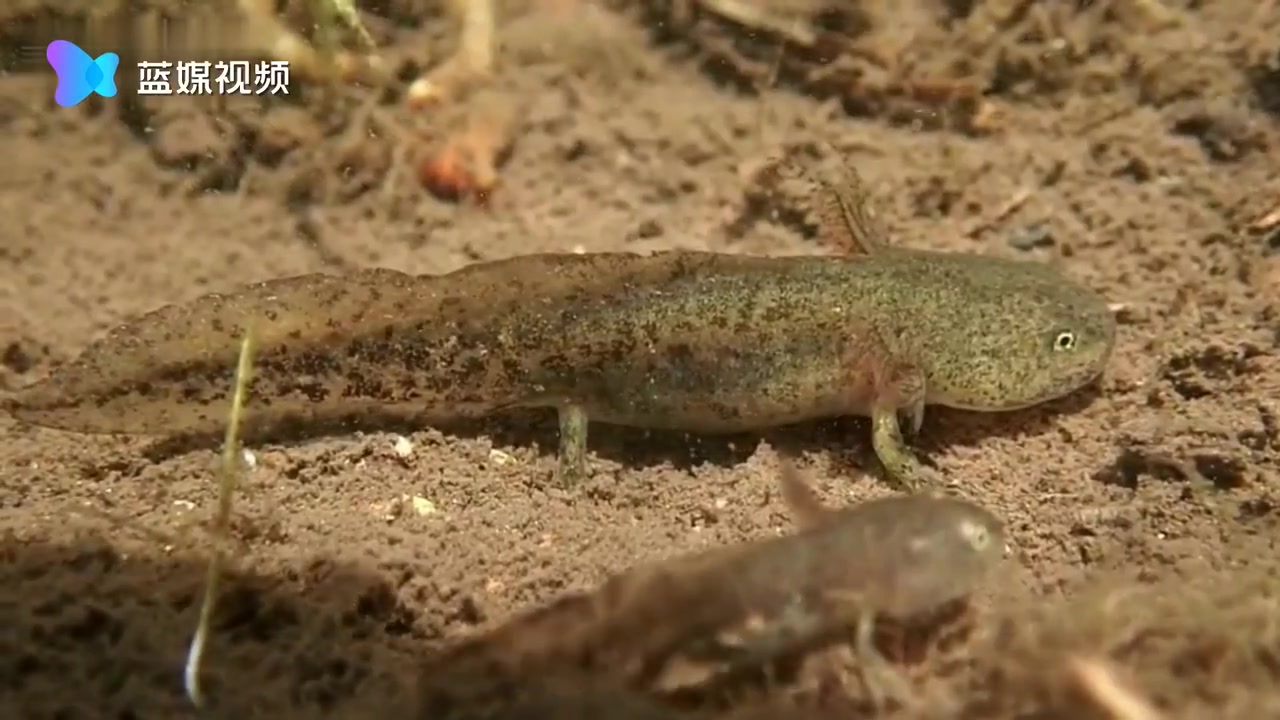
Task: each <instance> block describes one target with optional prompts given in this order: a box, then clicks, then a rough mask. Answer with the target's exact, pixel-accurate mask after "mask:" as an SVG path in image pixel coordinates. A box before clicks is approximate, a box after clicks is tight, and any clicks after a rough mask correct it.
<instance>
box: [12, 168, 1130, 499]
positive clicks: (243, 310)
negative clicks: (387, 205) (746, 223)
mask: <svg viewBox="0 0 1280 720" xmlns="http://www.w3.org/2000/svg"><path fill="white" fill-rule="evenodd" d="M826 193H827V195H826V197H827V201H826V202H825V203H824V213H823V228H824V233H825V234H826V235H827V236H828V237H829V238H833V239H834V241H835V242H838V243H840V244H841V245H843V246H844V248H846V250H847V252H845V253H844V254H842V255H839V256H816V255H815V256H797V257H753V256H745V255H734V254H718V253H709V252H685V251H667V252H659V253H656V254H650V255H642V254H634V253H598V254H585V255H577V254H539V255H526V256H518V257H512V258H508V259H504V260H498V261H493V262H486V263H480V264H475V265H471V266H468V267H464V268H462V269H460V270H457V271H455V272H451V273H447V274H443V275H427V276H414V275H407V274H404V273H400V272H396V271H393V270H387V269H369V270H363V271H358V272H355V273H352V274H349V275H343V276H332V275H325V274H312V275H302V276H297V277H289V278H282V279H276V280H270V281H267V282H262V283H258V284H255V285H251V286H248V287H245V288H243V289H240V290H238V291H236V292H232V293H230V294H213V295H205V296H203V297H199V298H196V299H194V300H191V301H189V302H184V303H180V304H175V305H169V306H166V307H162V308H160V309H158V310H156V311H154V312H151V313H148V314H145V315H142V316H141V317H139V318H137V319H134V320H132V321H131V322H128V323H126V324H124V325H121V326H119V327H117V328H115V329H114V330H113V331H111V332H110V333H109V334H107V335H106V336H105V337H104V338H102V339H100V340H98V341H96V342H95V343H93V344H92V345H91V346H90V347H89V348H88V349H87V350H86V351H85V352H84V353H83V354H82V355H81V356H80V357H79V358H77V359H76V360H74V361H73V362H71V363H68V364H65V365H63V366H61V367H59V368H57V369H56V370H55V371H54V372H53V373H52V375H51V376H50V377H48V379H46V380H44V381H43V382H40V383H37V384H35V385H34V386H31V387H29V388H27V389H25V390H23V391H21V392H20V393H19V394H18V395H17V397H16V398H14V399H13V400H11V401H9V403H8V407H9V409H10V410H11V411H12V412H13V414H14V415H16V416H17V417H18V418H20V419H22V420H26V421H29V422H31V423H35V424H38V425H44V426H49V427H54V428H61V429H64V430H72V431H78V432H98V433H142V434H170V433H205V432H218V431H220V429H221V426H222V424H223V423H224V422H225V416H226V407H227V398H228V395H229V392H230V388H231V385H232V375H233V370H234V367H235V364H236V363H235V359H236V354H237V352H238V347H239V342H240V339H241V335H242V333H243V332H244V331H245V327H246V324H247V323H249V322H252V323H253V327H254V331H255V332H256V334H257V340H258V348H259V352H258V357H257V362H256V366H255V379H254V381H253V384H252V386H251V388H250V390H249V396H248V404H247V406H246V415H245V420H246V431H248V432H252V431H254V430H255V429H257V428H261V427H263V426H267V425H271V424H274V423H280V422H288V423H290V424H291V425H297V424H298V423H302V424H304V425H305V423H308V422H313V421H328V422H329V423H332V422H333V421H335V420H355V421H358V420H359V419H361V417H368V416H386V415H393V416H396V417H398V418H405V419H412V420H414V421H417V422H420V423H423V424H433V423H442V422H447V421H450V420H456V419H461V418H469V417H476V416H481V415H486V414H490V413H493V412H497V411H500V410H503V409H510V408H519V407H552V408H556V409H557V410H558V412H559V416H560V429H561V440H560V452H559V457H560V466H559V467H560V473H561V475H562V478H563V479H564V480H566V481H572V480H574V479H576V478H578V477H581V476H582V475H583V474H584V473H585V471H586V463H585V448H586V426H587V421H588V420H592V421H603V422H609V423H615V424H621V425H630V426H638V427H647V428H656V429H673V430H685V431H693V432H702V433H726V432H740V431H751V430H758V429H763V428H767V427H771V426H777V425H783V424H789V423H794V422H798V421H805V420H813V419H819V418H825V417H832V416H840V415H863V416H868V417H870V418H871V421H872V427H873V430H872V440H873V447H874V449H875V451H876V454H877V456H878V457H879V459H880V460H881V461H882V463H883V464H884V466H885V469H886V470H887V473H888V476H889V477H890V478H892V479H895V480H897V481H899V482H900V483H902V484H905V485H907V486H915V485H917V484H918V481H919V480H920V479H922V478H923V476H924V472H925V469H924V468H923V466H921V465H920V464H919V463H918V461H916V460H915V458H914V456H913V455H912V453H911V451H910V450H909V449H908V448H907V446H906V444H905V442H904V440H903V437H902V433H901V430H900V420H899V417H900V415H905V416H906V417H907V418H908V419H909V422H910V426H911V427H912V428H913V429H918V428H919V426H920V423H921V422H922V420H923V417H924V407H925V405H927V404H938V405H945V406H951V407H956V408H965V409H970V410H980V411H1001V410H1009V409H1015V408H1021V407H1025V406H1028V405H1032V404H1036V403H1040V402H1042V401H1046V400H1049V399H1052V398H1056V397H1059V396H1062V395H1065V394H1067V393H1069V392H1071V391H1073V390H1075V389H1077V388H1079V387H1081V386H1082V385H1085V384H1087V383H1089V382H1091V381H1092V380H1093V379H1094V378H1096V377H1097V376H1098V375H1099V374H1100V373H1101V372H1102V370H1103V367H1104V365H1105V364H1106V362H1107V360H1108V357H1109V355H1110V353H1111V349H1112V345H1113V343H1114V336H1115V322H1114V319H1113V317H1112V314H1111V312H1110V311H1109V310H1108V308H1107V306H1106V304H1105V303H1104V301H1103V299H1102V298H1101V297H1099V296H1098V295H1097V294H1095V293H1094V292H1092V291H1090V290H1089V289H1087V288H1085V287H1083V286H1081V285H1079V284H1077V283H1075V282H1072V281H1070V280H1068V279H1066V278H1065V277H1063V276H1062V275H1060V274H1059V273H1057V272H1055V271H1054V270H1052V269H1050V268H1049V267H1047V266H1045V265H1042V264H1039V263H1033V262H1021V261H1014V260H1006V259H1002V258H996V257H989V256H984V255H976V254H963V253H942V252H932V251H923V250H912V249H906V248H897V247H891V246H888V245H886V244H885V243H884V238H885V233H884V230H883V229H882V227H881V226H880V224H879V223H878V221H877V219H876V217H875V216H874V214H873V212H872V209H871V208H870V207H869V203H868V196H867V193H866V191H865V189H864V187H863V185H862V182H861V180H860V179H859V178H858V176H857V174H856V173H851V175H850V177H849V183H848V184H847V185H846V186H845V187H832V186H828V187H827V188H826Z"/></svg>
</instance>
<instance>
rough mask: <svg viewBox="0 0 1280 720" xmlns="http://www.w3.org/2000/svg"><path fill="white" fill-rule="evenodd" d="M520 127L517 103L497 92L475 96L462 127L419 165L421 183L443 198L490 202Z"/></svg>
mask: <svg viewBox="0 0 1280 720" xmlns="http://www.w3.org/2000/svg"><path fill="white" fill-rule="evenodd" d="M518 127H519V113H518V108H517V106H516V104H515V103H514V102H511V101H510V100H509V99H508V98H506V97H505V96H501V95H498V94H489V95H487V96H486V97H481V96H476V97H473V98H472V99H471V100H469V101H468V103H467V108H466V114H465V120H464V123H463V127H462V129H461V130H460V131H458V132H456V133H453V134H450V135H448V137H447V139H446V140H445V142H444V144H443V146H442V147H440V148H439V149H438V150H436V151H434V152H433V153H431V154H430V155H429V156H428V157H427V158H426V159H424V160H423V161H422V162H421V163H420V164H419V165H418V180H419V182H421V183H422V185H423V186H424V187H426V188H427V189H428V190H430V191H431V192H432V193H433V194H435V195H436V196H437V197H440V198H442V199H447V200H462V199H468V200H472V201H474V202H476V203H477V204H481V205H483V204H486V203H488V201H489V199H490V196H491V195H492V193H493V192H494V190H495V189H496V188H497V186H498V180H499V178H498V169H499V167H501V165H502V164H503V163H504V162H506V160H507V158H508V157H509V156H510V154H511V151H512V149H513V146H514V144H515V141H516V133H517V130H518Z"/></svg>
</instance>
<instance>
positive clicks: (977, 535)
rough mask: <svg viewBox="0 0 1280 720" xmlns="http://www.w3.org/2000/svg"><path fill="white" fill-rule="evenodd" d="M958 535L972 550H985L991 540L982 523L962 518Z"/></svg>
mask: <svg viewBox="0 0 1280 720" xmlns="http://www.w3.org/2000/svg"><path fill="white" fill-rule="evenodd" d="M960 536H961V537H963V538H964V539H965V541H966V542H968V543H969V545H970V546H972V547H973V549H974V550H979V551H981V550H985V549H986V547H987V545H988V544H990V542H991V534H990V533H988V532H987V529H986V528H985V527H983V526H982V525H980V524H978V523H975V522H971V521H969V520H964V521H962V522H961V523H960Z"/></svg>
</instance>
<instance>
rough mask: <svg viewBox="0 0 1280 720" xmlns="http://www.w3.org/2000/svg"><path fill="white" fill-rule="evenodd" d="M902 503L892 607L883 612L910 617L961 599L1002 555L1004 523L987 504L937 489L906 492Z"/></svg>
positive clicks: (974, 587)
mask: <svg viewBox="0 0 1280 720" xmlns="http://www.w3.org/2000/svg"><path fill="white" fill-rule="evenodd" d="M901 504H902V513H901V519H900V522H901V523H902V530H903V534H902V536H901V538H900V542H901V545H900V546H899V547H898V548H896V549H895V552H894V554H895V558H894V562H895V563H896V564H897V569H895V570H894V576H895V580H896V582H893V583H891V584H892V585H893V590H892V598H891V599H890V600H889V603H890V604H891V605H893V606H894V607H891V608H885V611H886V612H889V613H891V614H901V615H903V616H909V615H914V614H918V613H922V612H926V611H928V610H930V609H932V608H936V607H938V606H940V605H943V604H946V603H949V602H951V601H954V600H958V599H960V598H963V597H965V596H967V595H968V594H969V593H971V592H972V591H973V590H974V589H976V588H977V586H978V585H979V584H980V583H981V582H982V580H983V579H984V578H985V577H986V575H987V574H988V573H989V572H990V571H991V570H992V569H993V568H994V567H995V566H996V565H997V564H999V562H1000V561H1001V559H1003V557H1004V555H1005V528H1004V523H1003V522H1002V521H1001V520H1000V519H999V518H997V517H996V516H995V515H994V514H993V513H991V512H990V511H988V510H986V509H985V508H983V507H981V506H979V505H976V504H974V503H972V502H969V501H967V500H962V499H960V498H956V497H951V496H945V495H935V494H920V495H915V496H910V497H904V498H902V501H901Z"/></svg>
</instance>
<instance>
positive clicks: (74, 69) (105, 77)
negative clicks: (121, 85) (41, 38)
mask: <svg viewBox="0 0 1280 720" xmlns="http://www.w3.org/2000/svg"><path fill="white" fill-rule="evenodd" d="M45 57H46V58H48V60H49V65H50V66H52V67H53V71H54V72H55V73H57V74H58V89H57V90H56V91H54V93H53V100H54V102H56V103H58V104H59V105H61V106H62V107H72V106H74V105H79V104H80V103H81V102H82V101H83V100H84V99H85V98H87V97H89V96H90V95H92V94H93V93H97V94H99V95H101V96H102V97H115V95H116V68H117V67H119V65H120V56H119V55H117V54H115V53H111V52H109V53H102V54H101V55H99V56H98V57H97V59H96V60H95V59H94V58H91V57H89V53H87V52H85V51H84V50H81V49H80V47H79V46H78V45H76V44H75V43H73V42H68V41H66V40H54V41H53V42H51V43H49V49H48V50H46V51H45Z"/></svg>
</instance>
